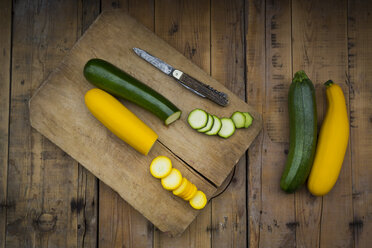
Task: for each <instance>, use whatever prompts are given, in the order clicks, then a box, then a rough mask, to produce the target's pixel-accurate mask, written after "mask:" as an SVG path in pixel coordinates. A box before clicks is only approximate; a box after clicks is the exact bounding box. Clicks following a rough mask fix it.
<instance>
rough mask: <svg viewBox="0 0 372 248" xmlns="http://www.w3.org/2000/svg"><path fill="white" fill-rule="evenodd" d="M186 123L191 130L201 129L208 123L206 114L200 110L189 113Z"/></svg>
mask: <svg viewBox="0 0 372 248" xmlns="http://www.w3.org/2000/svg"><path fill="white" fill-rule="evenodd" d="M187 122H188V123H189V125H190V126H191V127H192V128H193V129H200V128H203V127H205V126H206V125H207V123H208V114H207V112H205V111H204V110H202V109H194V110H193V111H191V112H190V114H189V117H188V118H187Z"/></svg>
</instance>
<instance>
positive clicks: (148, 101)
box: [84, 59, 181, 125]
mask: <svg viewBox="0 0 372 248" xmlns="http://www.w3.org/2000/svg"><path fill="white" fill-rule="evenodd" d="M84 76H85V78H86V79H87V80H88V81H89V82H90V83H92V84H93V85H95V86H96V87H98V88H101V89H103V90H105V91H107V92H109V93H111V94H113V95H115V96H117V97H121V98H124V99H126V100H128V101H131V102H133V103H135V104H137V105H138V106H141V107H142V108H144V109H146V110H148V111H150V112H151V113H153V114H154V115H156V116H157V117H158V118H159V119H160V120H162V121H164V123H165V125H169V124H171V123H172V122H174V121H176V120H177V119H179V118H180V116H181V111H180V110H179V109H178V108H177V107H176V106H175V105H174V104H173V103H172V102H170V101H169V100H168V99H166V98H165V97H164V96H162V95H161V94H159V93H158V92H156V91H155V90H153V89H152V88H150V87H149V86H147V85H145V84H143V83H141V82H140V81H138V80H137V79H135V78H134V77H132V76H130V75H129V74H127V73H126V72H124V71H122V70H120V69H119V68H117V67H116V66H114V65H112V64H110V63H109V62H107V61H105V60H102V59H91V60H89V61H88V62H87V63H86V65H85V67H84Z"/></svg>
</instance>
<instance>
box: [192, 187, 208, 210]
mask: <svg viewBox="0 0 372 248" xmlns="http://www.w3.org/2000/svg"><path fill="white" fill-rule="evenodd" d="M190 205H191V207H193V208H195V209H202V208H204V207H205V205H207V197H206V196H205V194H204V193H203V191H200V190H198V191H197V192H196V193H195V195H194V197H193V198H192V199H191V200H190Z"/></svg>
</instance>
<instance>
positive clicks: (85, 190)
mask: <svg viewBox="0 0 372 248" xmlns="http://www.w3.org/2000/svg"><path fill="white" fill-rule="evenodd" d="M79 12H80V16H81V18H78V30H77V31H78V32H77V34H78V38H80V37H81V35H83V33H84V32H85V31H86V30H87V29H88V27H89V26H90V25H91V24H92V22H93V21H94V20H95V19H96V17H97V16H98V15H99V12H100V1H99V0H84V1H81V2H79V6H78V13H79ZM79 20H81V22H79ZM77 192H78V195H77V203H78V204H79V203H82V207H81V210H80V211H77V246H78V247H96V246H97V231H98V193H99V192H98V180H97V178H96V177H95V176H94V175H93V174H92V173H90V172H89V171H88V170H87V169H85V168H84V167H83V166H81V165H80V164H78V188H77Z"/></svg>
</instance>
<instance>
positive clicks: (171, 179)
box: [161, 168, 182, 190]
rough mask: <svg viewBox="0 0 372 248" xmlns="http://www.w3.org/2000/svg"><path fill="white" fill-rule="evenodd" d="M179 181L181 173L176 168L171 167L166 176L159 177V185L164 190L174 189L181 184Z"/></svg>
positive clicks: (180, 180)
mask: <svg viewBox="0 0 372 248" xmlns="http://www.w3.org/2000/svg"><path fill="white" fill-rule="evenodd" d="M181 183H182V175H181V172H180V171H179V170H177V169H176V168H173V169H172V171H171V173H170V174H169V175H168V176H166V177H164V178H162V179H161V185H162V186H163V188H164V189H166V190H175V189H177V188H178V187H179V186H180V185H181Z"/></svg>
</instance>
